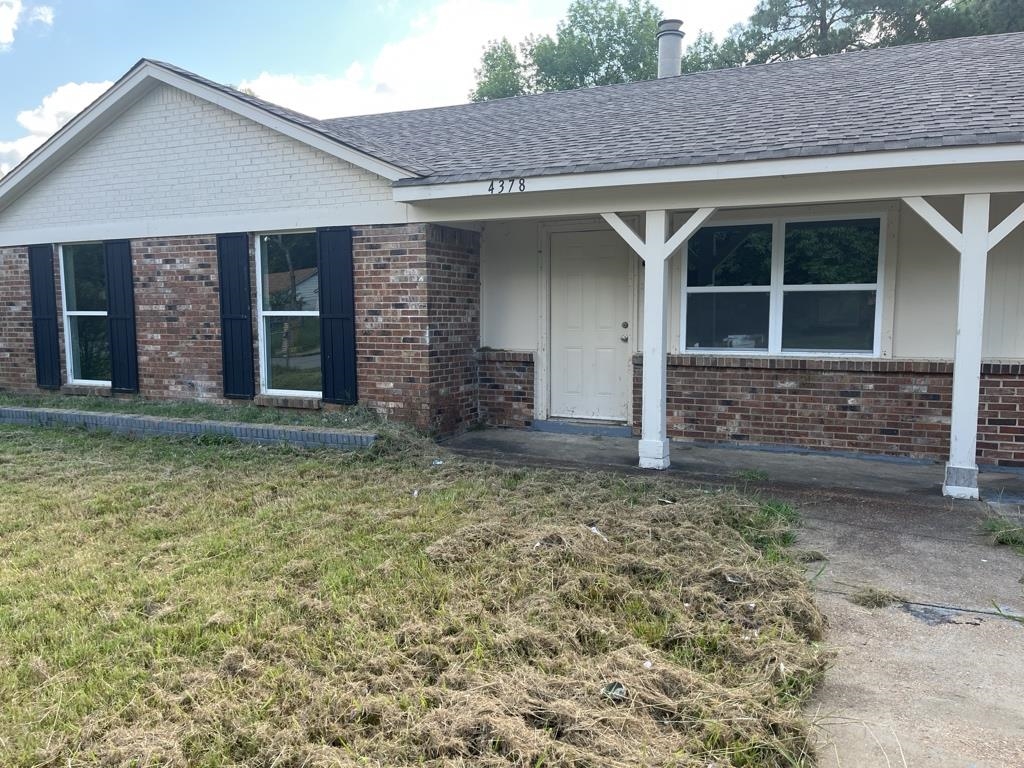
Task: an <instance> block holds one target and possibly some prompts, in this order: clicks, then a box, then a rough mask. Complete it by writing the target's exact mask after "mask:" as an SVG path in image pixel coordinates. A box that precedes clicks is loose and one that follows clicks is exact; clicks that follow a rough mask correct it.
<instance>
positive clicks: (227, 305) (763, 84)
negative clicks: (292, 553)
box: [0, 22, 1024, 498]
mask: <svg viewBox="0 0 1024 768" xmlns="http://www.w3.org/2000/svg"><path fill="white" fill-rule="evenodd" d="M679 27H680V25H679V23H678V22H664V23H663V24H662V27H661V31H660V33H659V44H660V46H661V50H660V52H661V57H660V59H661V61H662V63H663V65H664V66H665V72H663V74H665V75H671V72H672V71H676V72H677V71H678V55H679V50H680V45H679V40H680V37H681V32H680V30H679ZM673 67H674V70H673ZM1022 84H1024V34H1007V35H996V36H990V37H978V38H965V39H959V40H950V41H945V42H936V43H929V44H922V45H912V46H903V47H898V48H891V49H884V50H875V51H866V52H861V53H849V54H842V55H837V56H827V57H822V58H818V59H811V60H802V61H791V62H784V63H779V64H771V65H766V66H754V67H747V68H742V69H733V70H723V71H717V72H707V73H700V74H691V75H683V76H664V77H660V78H659V79H657V80H653V81H649V82H640V83H632V84H628V85H618V86H607V87H601V88H589V89H583V90H579V91H572V92H565V93H552V94H544V95H538V96H527V97H520V98H513V99H504V100H498V101H492V102H486V103H479V104H469V105H463V106H455V107H445V108H438V109H426V110H417V111H412V112H400V113H394V114H381V115H369V116H362V117H349V118H341V119H336V120H314V119H311V118H309V117H306V116H303V115H300V114H297V113H295V112H292V111H289V110H287V109H283V108H281V107H278V106H275V105H273V104H269V103H266V102H264V101H261V100H259V99H256V98H253V97H251V96H248V95H246V94H244V93H239V92H237V91H235V90H232V89H230V88H227V87H224V86H220V85H217V84H215V83H212V82H210V81H208V80H205V79H203V78H201V77H198V76H196V75H194V74H192V73H189V72H186V71H184V70H181V69H178V68H176V67H173V66H170V65H168V64H162V63H159V62H155V61H149V60H142V61H140V62H139V63H138V64H136V65H135V66H134V67H133V68H132V69H131V70H130V71H129V72H128V73H127V74H126V75H125V76H124V77H122V78H121V79H120V80H119V81H118V82H117V83H115V84H114V85H113V86H112V87H111V88H110V90H109V91H107V92H106V93H105V94H104V95H103V96H102V97H100V98H99V99H98V100H97V101H96V102H95V103H93V104H92V105H91V106H89V107H88V108H87V109H86V110H85V111H83V112H82V113H81V114H80V115H78V116H77V117H76V118H75V119H74V120H72V121H71V122H70V123H68V124H67V125H66V126H65V127H64V128H63V129H62V130H61V131H60V132H58V133H57V134H56V135H55V136H54V137H53V138H51V139H50V140H49V141H48V142H47V143H46V144H45V145H43V146H42V147H41V148H40V149H39V150H38V151H36V152H35V153H34V154H33V155H31V156H30V157H28V158H27V159H26V160H25V161H24V162H22V163H21V164H20V165H19V166H18V167H17V168H15V169H14V170H13V171H11V173H9V174H8V175H7V176H6V177H4V178H3V179H2V180H0V365H2V368H0V388H3V389H6V390H9V391H34V390H37V389H38V388H49V389H56V390H59V391H61V392H65V393H68V394H69V395H70V394H74V393H79V392H91V393H95V392H100V393H113V394H115V395H117V394H119V393H138V394H139V395H140V396H142V397H147V398H202V399H207V400H211V401H226V402H234V401H236V400H251V399H256V400H257V402H260V403H265V404H268V405H271V406H274V405H278V406H282V405H283V406H292V407H319V404H320V403H322V402H326V403H355V402H359V403H362V404H365V405H367V406H369V407H372V408H375V409H378V410H380V411H382V412H384V413H386V414H388V415H390V416H391V417H393V418H396V419H401V420H405V421H408V422H411V423H413V424H416V425H418V426H420V427H423V428H426V429H431V430H434V431H436V432H439V433H451V432H456V431H458V430H460V429H463V428H465V427H466V426H468V425H470V424H472V423H475V422H477V421H482V422H485V423H487V424H492V425H499V426H513V427H525V426H530V425H535V424H538V423H541V422H546V421H547V422H550V421H554V420H559V419H571V420H581V421H584V422H586V421H597V422H600V423H607V422H613V423H619V424H625V425H628V426H630V427H631V428H632V429H633V430H634V432H636V433H637V434H639V436H640V441H639V460H640V465H641V466H642V467H647V468H664V467H667V466H668V464H669V461H670V439H672V438H676V439H680V440H697V441H712V442H740V443H745V444H746V443H749V444H769V445H782V446H800V447H807V448H813V449H823V450H842V451H854V452H861V453H872V454H889V455H899V456H914V457H929V458H934V459H943V460H945V461H946V462H947V464H946V471H945V482H944V486H943V488H944V492H945V493H946V494H948V495H951V496H957V497H966V498H976V497H977V493H978V491H977V475H978V464H979V463H981V464H983V465H985V464H988V465H1001V466H1007V467H1024V365H1022V363H1024V227H1021V226H1020V225H1021V223H1022V222H1024V85H1022ZM314 277H315V280H314ZM314 285H315V288H314V287H313V286H314Z"/></svg>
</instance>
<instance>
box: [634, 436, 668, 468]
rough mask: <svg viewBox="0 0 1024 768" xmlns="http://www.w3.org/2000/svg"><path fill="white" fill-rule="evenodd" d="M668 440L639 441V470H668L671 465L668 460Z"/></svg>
mask: <svg viewBox="0 0 1024 768" xmlns="http://www.w3.org/2000/svg"><path fill="white" fill-rule="evenodd" d="M668 454H669V441H668V440H641V441H640V468H641V469H668V468H669V465H670V464H671V463H672V462H671V460H670V459H669V455H668Z"/></svg>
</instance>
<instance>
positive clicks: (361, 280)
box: [352, 225, 430, 429]
mask: <svg viewBox="0 0 1024 768" xmlns="http://www.w3.org/2000/svg"><path fill="white" fill-rule="evenodd" d="M424 229H425V228H424V227H422V226H418V225H414V226H410V225H403V226H393V227H360V228H357V229H355V230H354V231H353V233H352V235H353V237H352V257H353V268H354V271H355V300H356V355H357V361H358V362H357V366H358V367H357V374H356V375H357V386H358V388H359V402H361V403H363V404H364V405H367V406H369V407H370V408H373V409H375V410H378V411H380V412H382V413H384V414H386V415H388V416H389V417H391V418H394V419H396V420H398V421H403V422H406V423H409V424H414V425H415V426H417V427H419V428H421V429H427V428H429V426H430V405H429V379H430V366H429V358H428V356H427V346H426V345H427V337H428V328H429V326H428V322H427V285H426V275H425V269H424V267H425V263H426V232H425V231H424Z"/></svg>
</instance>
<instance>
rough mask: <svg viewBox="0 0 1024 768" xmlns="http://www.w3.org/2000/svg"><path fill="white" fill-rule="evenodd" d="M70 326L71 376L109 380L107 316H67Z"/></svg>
mask: <svg viewBox="0 0 1024 768" xmlns="http://www.w3.org/2000/svg"><path fill="white" fill-rule="evenodd" d="M68 323H69V324H70V326H71V377H72V378H74V379H90V380H92V381H110V342H109V341H108V339H107V318H105V317H89V316H86V317H81V316H72V317H69V318H68Z"/></svg>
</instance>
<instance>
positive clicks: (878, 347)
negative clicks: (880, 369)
mask: <svg viewBox="0 0 1024 768" xmlns="http://www.w3.org/2000/svg"><path fill="white" fill-rule="evenodd" d="M868 219H877V220H878V225H879V229H878V268H877V272H876V273H875V274H876V280H875V282H873V283H839V284H833V285H823V284H810V285H788V286H787V285H785V284H784V282H783V281H784V279H785V274H784V270H785V266H786V239H785V231H786V229H785V227H786V224H802V223H806V222H816V221H856V220H868ZM765 224H769V225H771V227H772V263H771V283H770V285H768V286H762V285H738V286H725V285H723V286H717V285H715V286H695V287H693V288H690V287H689V286H688V285H687V282H686V281H687V277H688V272H689V270H688V267H689V263H688V262H689V245H690V243H689V240H687V241H686V242H684V243H683V244H682V246H681V247H680V264H681V278H680V280H681V288H682V290H681V296H682V298H681V300H680V302H679V305H680V309H679V349H680V350H681V351H682V354H684V355H704V354H707V355H716V356H719V355H721V356H726V355H731V356H734V357H825V358H837V357H838V358H844V357H846V358H848V357H854V358H876V357H881V355H882V319H883V314H882V310H883V304H884V296H885V259H886V245H887V243H888V229H889V211H888V210H887V209H871V210H858V211H849V212H846V211H841V210H839V211H829V212H827V213H826V212H822V213H820V214H806V215H805V214H792V215H777V216H754V217H746V218H735V219H734V218H732V217H722V218H719V217H717V216H716V217H714V218H712V219H711V220H710V221H708V222H707V223H706V224H705V225H704V226H706V227H719V226H737V227H741V226H749V225H765ZM698 231H699V230H698ZM798 291H814V292H821V291H837V292H839V291H850V292H852V291H874V292H875V321H874V322H875V327H874V338H873V340H872V348H871V349H870V350H863V351H857V350H819V349H786V350H784V349H783V348H782V309H783V301H784V299H785V294H786V293H795V292H798ZM691 293H768V294H769V299H768V349H735V348H729V347H687V346H686V309H687V300H688V296H689V294H691Z"/></svg>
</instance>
